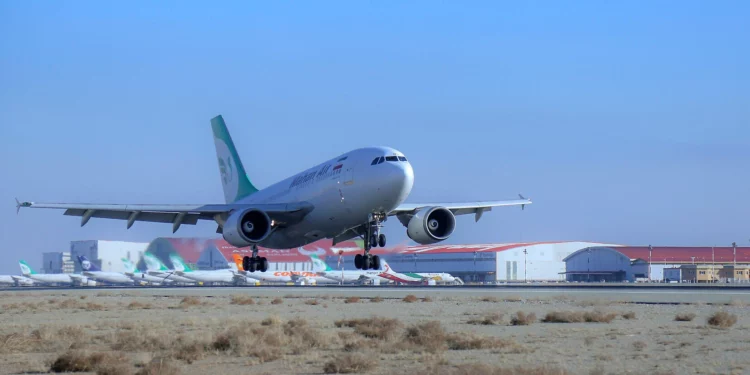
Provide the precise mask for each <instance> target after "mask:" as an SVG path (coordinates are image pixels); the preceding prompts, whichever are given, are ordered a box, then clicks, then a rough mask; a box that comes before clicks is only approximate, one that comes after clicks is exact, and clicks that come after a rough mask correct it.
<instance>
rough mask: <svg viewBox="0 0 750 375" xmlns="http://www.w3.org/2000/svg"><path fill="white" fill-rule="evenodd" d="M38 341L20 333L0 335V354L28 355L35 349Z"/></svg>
mask: <svg viewBox="0 0 750 375" xmlns="http://www.w3.org/2000/svg"><path fill="white" fill-rule="evenodd" d="M37 343H38V340H37V339H34V338H33V337H30V336H26V335H24V334H21V333H15V332H14V333H9V334H7V335H0V353H2V354H7V353H29V352H33V351H34V349H35V348H36V347H37Z"/></svg>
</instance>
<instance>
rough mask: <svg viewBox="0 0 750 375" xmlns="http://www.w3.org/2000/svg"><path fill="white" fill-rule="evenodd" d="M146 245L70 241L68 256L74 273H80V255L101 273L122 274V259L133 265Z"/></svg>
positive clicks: (144, 243) (141, 255) (124, 242)
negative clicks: (94, 265)
mask: <svg viewBox="0 0 750 375" xmlns="http://www.w3.org/2000/svg"><path fill="white" fill-rule="evenodd" d="M148 245H149V244H148V243H146V242H126V241H102V240H90V241H71V242H70V253H69V254H70V260H71V261H72V263H73V264H74V272H76V273H78V272H81V264H80V263H79V262H78V256H80V255H84V256H86V258H88V259H89V261H91V262H92V263H94V264H96V265H97V266H99V268H101V269H102V271H112V272H124V271H125V265H124V264H123V262H122V259H128V260H130V261H131V262H133V263H136V262H138V261H140V260H141V259H142V258H143V253H145V252H146V248H147V247H148Z"/></svg>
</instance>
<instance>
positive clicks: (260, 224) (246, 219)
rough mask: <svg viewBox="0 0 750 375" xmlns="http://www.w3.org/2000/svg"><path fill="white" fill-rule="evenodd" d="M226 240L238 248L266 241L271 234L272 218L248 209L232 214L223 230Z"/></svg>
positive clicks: (259, 211)
mask: <svg viewBox="0 0 750 375" xmlns="http://www.w3.org/2000/svg"><path fill="white" fill-rule="evenodd" d="M222 232H223V234H224V239H225V240H226V241H227V242H229V243H230V244H232V245H234V246H236V247H245V246H250V245H252V244H257V243H259V242H261V241H263V240H265V239H266V238H267V237H268V235H269V234H271V218H270V217H268V214H266V213H265V212H263V211H261V210H258V209H255V208H248V209H245V210H242V211H235V212H232V214H231V215H229V217H228V218H227V221H226V222H225V223H224V227H223V229H222Z"/></svg>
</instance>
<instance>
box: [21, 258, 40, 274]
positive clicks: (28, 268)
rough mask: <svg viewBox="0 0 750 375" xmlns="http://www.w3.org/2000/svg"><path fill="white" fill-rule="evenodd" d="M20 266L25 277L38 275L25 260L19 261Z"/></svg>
mask: <svg viewBox="0 0 750 375" xmlns="http://www.w3.org/2000/svg"><path fill="white" fill-rule="evenodd" d="M18 265H19V266H21V273H22V274H24V275H33V274H35V273H36V272H34V270H33V269H32V268H31V266H29V264H28V263H26V261H25V260H22V261H19V262H18Z"/></svg>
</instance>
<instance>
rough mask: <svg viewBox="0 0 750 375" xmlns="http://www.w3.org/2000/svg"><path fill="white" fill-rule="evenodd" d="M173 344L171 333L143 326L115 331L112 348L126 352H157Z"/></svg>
mask: <svg viewBox="0 0 750 375" xmlns="http://www.w3.org/2000/svg"><path fill="white" fill-rule="evenodd" d="M172 344H173V343H172V339H171V338H170V337H169V335H165V334H159V333H158V332H152V331H149V330H148V329H145V328H141V329H137V330H129V331H117V332H115V338H114V343H112V349H114V350H122V351H125V352H156V351H161V350H166V349H169V348H170V347H171V346H172Z"/></svg>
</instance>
